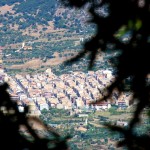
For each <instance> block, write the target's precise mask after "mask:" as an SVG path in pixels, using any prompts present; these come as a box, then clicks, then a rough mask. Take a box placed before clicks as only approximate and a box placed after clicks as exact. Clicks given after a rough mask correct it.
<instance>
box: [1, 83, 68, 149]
mask: <svg viewBox="0 0 150 150" xmlns="http://www.w3.org/2000/svg"><path fill="white" fill-rule="evenodd" d="M7 88H8V85H7V84H3V85H1V86H0V143H1V148H0V149H4V150H10V149H13V150H25V149H27V150H48V149H50V150H58V149H59V150H67V149H68V146H67V139H68V138H69V137H65V138H63V137H61V136H60V135H59V134H58V133H56V132H55V131H54V130H53V129H52V128H50V127H48V126H47V125H45V124H43V123H42V122H41V121H40V120H39V119H38V118H36V117H28V116H27V113H28V107H25V111H24V112H22V113H21V112H19V110H18V107H17V103H16V102H13V101H12V100H11V98H10V95H9V94H8V92H7V91H6V90H7ZM4 111H5V113H4ZM30 120H32V121H34V122H36V123H37V124H40V125H42V126H43V129H45V132H46V133H47V134H48V135H49V137H46V136H45V137H41V135H39V134H38V133H37V132H36V131H35V130H33V128H32V125H31V124H30V123H29V122H30ZM21 126H24V127H25V128H26V130H27V131H28V133H29V134H30V135H29V137H26V136H25V135H24V134H21V132H20V127H21Z"/></svg>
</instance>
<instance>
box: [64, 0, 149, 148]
mask: <svg viewBox="0 0 150 150" xmlns="http://www.w3.org/2000/svg"><path fill="white" fill-rule="evenodd" d="M62 2H63V3H64V5H66V6H70V7H77V8H80V9H82V8H84V7H86V6H88V8H89V13H90V14H91V16H92V18H91V20H90V21H89V22H91V23H94V24H96V25H97V32H96V35H94V36H93V37H92V38H91V39H90V40H89V41H88V42H86V43H85V45H84V50H83V51H82V52H81V53H79V55H78V56H77V57H75V58H73V59H71V60H70V62H74V61H76V60H78V59H80V58H82V57H83V56H84V55H85V54H86V53H91V62H90V64H89V68H91V67H92V65H93V61H94V59H95V57H96V55H97V53H98V49H99V48H100V49H101V51H106V49H107V47H108V44H111V45H112V47H113V48H112V49H111V50H112V51H113V50H115V49H119V50H121V51H122V54H121V55H120V56H119V57H118V58H117V63H116V68H117V75H116V80H115V81H114V83H112V84H111V85H110V86H109V87H108V88H107V89H104V90H106V91H107V93H108V94H107V95H106V96H105V97H104V99H102V100H107V99H108V98H109V97H111V94H112V92H113V90H114V89H118V91H119V92H122V91H132V92H133V100H134V101H137V106H136V110H135V112H134V115H133V119H132V120H130V123H129V126H128V128H127V129H124V128H120V127H117V126H112V125H107V126H108V127H109V128H110V129H111V130H113V131H118V132H120V133H122V134H124V136H125V139H124V140H123V141H121V142H119V143H118V146H127V147H128V149H136V150H137V149H150V148H149V141H150V137H149V136H148V135H147V134H146V135H143V136H140V137H138V136H136V135H134V134H133V129H134V128H135V126H136V125H137V123H139V122H140V120H141V118H140V114H141V113H142V111H143V110H144V108H145V107H147V106H149V104H150V95H149V94H150V86H149V84H148V83H147V82H148V81H147V76H148V74H149V73H150V59H149V56H150V55H149V54H150V42H149V36H150V29H149V28H150V22H149V21H148V19H149V18H150V1H149V0H86V1H84V0H76V1H74V0H62ZM107 7H108V9H107V10H105V11H102V10H103V9H104V8H107ZM123 28H124V31H123ZM127 33H130V37H129V39H128V40H127V41H124V40H123V36H124V35H126V34H127ZM127 78H131V83H130V89H127V88H126V85H125V82H124V80H125V79H127Z"/></svg>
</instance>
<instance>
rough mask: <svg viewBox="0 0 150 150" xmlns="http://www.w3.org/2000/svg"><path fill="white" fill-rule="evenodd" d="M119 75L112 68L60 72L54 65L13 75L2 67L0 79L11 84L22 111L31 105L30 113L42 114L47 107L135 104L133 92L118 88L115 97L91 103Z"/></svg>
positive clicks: (76, 108)
mask: <svg viewBox="0 0 150 150" xmlns="http://www.w3.org/2000/svg"><path fill="white" fill-rule="evenodd" d="M114 79H115V77H114V75H113V74H112V72H111V71H109V70H99V71H96V72H94V71H88V73H83V72H71V73H69V74H62V75H60V76H56V75H55V74H54V73H53V72H52V71H51V69H50V68H49V69H47V70H46V71H45V72H43V73H40V74H34V75H31V74H26V75H21V74H16V75H14V76H10V75H8V74H7V73H5V72H4V70H3V69H1V71H0V80H1V83H2V82H4V81H5V82H7V83H8V84H9V85H10V88H9V93H10V95H11V98H12V100H13V101H16V102H17V104H18V108H19V110H20V111H23V110H24V107H25V106H29V107H30V112H29V113H30V115H37V116H38V115H40V114H41V111H42V110H43V109H47V110H49V108H57V109H68V110H71V111H72V110H73V111H75V112H79V111H80V110H82V109H94V110H97V111H105V110H107V109H109V108H111V105H112V104H115V105H117V106H118V108H120V109H125V108H127V107H129V106H130V105H131V103H132V102H131V101H130V100H131V99H132V94H131V93H122V94H121V95H119V93H118V92H117V91H114V92H113V94H112V97H111V99H108V100H107V101H102V102H98V103H97V104H93V105H90V104H91V103H92V102H95V101H97V100H99V99H100V98H102V97H103V96H105V94H106V91H105V90H104V89H105V88H106V87H108V86H109V85H110V84H111V83H112V82H113V81H114Z"/></svg>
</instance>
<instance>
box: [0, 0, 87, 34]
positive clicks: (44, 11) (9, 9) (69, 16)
mask: <svg viewBox="0 0 150 150" xmlns="http://www.w3.org/2000/svg"><path fill="white" fill-rule="evenodd" d="M85 15H86V14H85V12H84V11H77V10H76V11H74V10H71V9H65V8H63V7H62V6H61V3H60V2H59V1H58V0H49V1H48V0H38V1H37V0H24V1H21V0H10V1H4V0H2V1H0V20H1V22H0V31H1V34H2V32H8V31H9V32H10V29H13V30H17V31H18V30H19V31H21V32H24V30H27V28H28V32H30V33H31V31H32V30H36V29H38V26H39V25H41V26H40V27H41V28H42V31H43V32H44V31H46V30H47V29H48V26H51V30H52V29H53V30H56V29H67V30H70V31H76V32H78V33H79V32H84V31H85V30H86V28H85V26H84V21H85V20H84V16H85ZM83 27H84V28H83ZM29 30H30V31H29ZM30 33H29V34H30ZM26 34H27V33H26Z"/></svg>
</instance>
